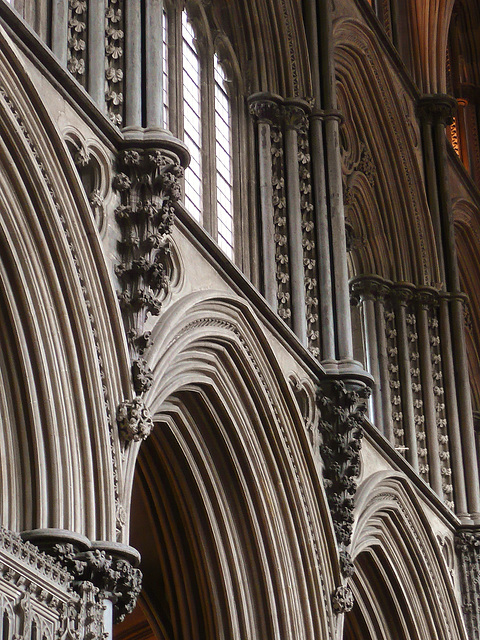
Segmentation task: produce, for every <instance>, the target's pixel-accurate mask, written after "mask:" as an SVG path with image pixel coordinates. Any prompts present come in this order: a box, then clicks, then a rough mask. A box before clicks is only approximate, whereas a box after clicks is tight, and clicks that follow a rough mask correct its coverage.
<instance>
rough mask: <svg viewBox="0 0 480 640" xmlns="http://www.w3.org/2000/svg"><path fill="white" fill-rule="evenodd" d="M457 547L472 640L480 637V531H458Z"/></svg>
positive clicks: (463, 596) (463, 600)
mask: <svg viewBox="0 0 480 640" xmlns="http://www.w3.org/2000/svg"><path fill="white" fill-rule="evenodd" d="M455 548H456V550H457V553H458V559H459V562H460V580H461V590H462V608H463V614H464V617H465V624H466V627H467V632H468V637H469V638H470V640H479V639H480V581H479V579H478V578H479V575H480V531H479V530H478V529H471V530H463V531H460V532H458V533H457V536H456V539H455Z"/></svg>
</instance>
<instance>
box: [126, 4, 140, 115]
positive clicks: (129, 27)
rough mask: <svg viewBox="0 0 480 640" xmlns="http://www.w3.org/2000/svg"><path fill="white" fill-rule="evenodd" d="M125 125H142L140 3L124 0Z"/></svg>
mask: <svg viewBox="0 0 480 640" xmlns="http://www.w3.org/2000/svg"><path fill="white" fill-rule="evenodd" d="M125 94H126V101H125V126H127V127H141V126H142V21H141V3H140V2H138V0H126V13H125Z"/></svg>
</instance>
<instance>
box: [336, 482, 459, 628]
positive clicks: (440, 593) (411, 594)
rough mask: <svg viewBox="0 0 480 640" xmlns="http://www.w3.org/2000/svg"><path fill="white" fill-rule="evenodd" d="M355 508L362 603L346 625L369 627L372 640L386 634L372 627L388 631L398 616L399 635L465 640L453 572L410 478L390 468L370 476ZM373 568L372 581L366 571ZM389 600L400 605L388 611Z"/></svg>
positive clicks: (356, 579)
mask: <svg viewBox="0 0 480 640" xmlns="http://www.w3.org/2000/svg"><path fill="white" fill-rule="evenodd" d="M355 511H356V515H355V524H354V532H353V536H352V559H353V561H354V564H355V566H356V577H355V576H354V578H353V579H352V589H353V591H354V593H355V595H356V597H357V600H358V606H357V607H356V608H355V610H354V611H353V612H352V614H351V615H352V620H351V622H350V623H349V624H350V627H349V626H348V624H347V628H351V629H353V628H355V627H356V626H357V625H358V624H359V625H360V626H365V627H367V628H369V629H370V632H371V638H372V640H373V639H375V638H376V637H383V636H382V635H379V636H377V635H375V632H373V631H372V630H374V629H375V628H377V627H378V628H382V626H385V625H386V626H385V628H386V629H387V630H388V629H389V624H390V622H391V621H392V620H393V619H394V618H395V615H397V614H398V620H401V621H402V625H404V629H403V631H401V630H400V629H399V630H396V631H395V633H397V634H398V637H399V638H403V637H405V638H408V639H410V638H419V640H420V639H422V638H424V637H429V638H430V637H432V638H435V639H438V640H443V639H447V638H449V639H455V640H457V639H458V640H466V637H467V636H466V632H465V627H464V623H463V620H462V614H461V611H460V607H459V603H458V600H457V598H456V596H455V591H454V585H453V583H452V575H451V574H450V570H449V567H447V564H446V562H445V559H444V556H443V554H442V550H441V548H440V545H439V542H438V539H437V537H436V535H435V532H434V531H433V529H432V525H431V523H430V522H429V519H428V516H427V514H426V513H425V511H424V509H423V508H422V505H421V504H420V502H419V499H418V497H417V495H416V493H415V491H414V489H413V487H412V486H411V485H410V482H409V480H408V479H407V478H405V476H403V475H402V474H400V473H397V472H391V471H378V472H376V473H374V474H373V475H371V476H369V477H367V478H366V479H365V480H364V481H363V482H362V483H361V484H360V486H359V487H358V490H357V494H356V507H355ZM452 535H453V534H452ZM375 567H376V568H377V574H378V575H377V577H376V578H375V579H373V574H372V575H368V572H369V571H370V569H371V570H372V571H374V569H375ZM379 576H381V577H379ZM362 585H363V586H362ZM367 585H368V587H367V590H366V591H365V588H366V586H367ZM388 594H390V595H389V596H388ZM387 596H388V597H387ZM386 602H388V603H389V604H388V606H390V607H395V609H396V611H395V612H393V613H392V615H390V614H389V611H385V610H384V607H385V606H387V605H385V603H386ZM355 616H358V617H359V618H362V620H354V618H355ZM385 619H386V620H387V622H385ZM382 620H383V621H384V622H383V623H382ZM388 620H390V622H388ZM389 632H391V629H390V631H389ZM402 634H403V635H402ZM367 637H368V636H367ZM352 638H355V635H352Z"/></svg>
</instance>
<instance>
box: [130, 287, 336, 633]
mask: <svg viewBox="0 0 480 640" xmlns="http://www.w3.org/2000/svg"><path fill="white" fill-rule="evenodd" d="M152 337H154V339H155V340H154V346H153V347H152V350H151V351H150V352H149V366H150V367H151V369H152V371H153V377H154V382H153V385H152V387H151V389H150V390H149V391H148V393H147V394H146V397H145V402H146V403H147V404H148V405H149V406H150V408H151V411H152V416H153V419H154V422H155V427H154V429H153V432H152V434H151V436H150V437H149V439H148V440H147V442H145V443H144V444H143V445H142V447H141V449H140V453H139V454H138V461H137V463H136V464H137V476H136V480H135V482H133V488H134V494H133V495H134V496H135V492H138V487H139V477H142V478H143V481H142V482H140V484H141V486H142V487H143V489H142V491H143V494H144V499H145V495H148V496H149V498H148V500H147V502H149V504H150V507H149V508H152V504H153V502H154V501H153V502H152V500H153V499H152V495H154V494H156V492H157V491H163V492H165V491H167V489H166V487H167V488H168V491H167V494H168V499H167V498H163V499H162V500H161V501H160V502H161V504H162V505H163V506H162V507H161V508H159V506H158V504H159V503H158V502H157V503H156V506H155V507H154V515H153V517H154V518H156V521H157V522H158V523H159V524H161V523H163V524H161V527H162V529H161V530H162V531H163V533H162V535H164V536H167V533H168V532H165V527H167V526H170V525H167V524H165V523H166V522H170V523H172V522H173V525H172V524H171V526H179V524H178V523H179V522H185V527H187V529H188V536H187V537H188V540H189V541H190V542H189V544H193V542H192V541H193V540H199V541H200V542H199V543H198V544H200V549H199V553H198V554H197V553H192V556H194V557H196V558H197V561H198V562H200V563H201V566H199V567H198V572H200V573H201V575H202V576H203V578H202V580H203V582H202V581H201V580H200V582H199V584H200V583H201V585H203V586H201V585H200V586H198V587H197V588H198V589H199V591H200V592H201V593H202V594H204V593H205V589H207V590H210V592H211V594H213V595H211V596H208V597H207V598H206V601H208V602H211V600H210V598H213V600H214V601H215V599H216V597H217V596H215V595H214V594H217V595H218V594H219V595H218V597H220V598H221V600H222V602H223V604H222V603H221V606H220V607H216V610H218V611H225V612H228V615H227V614H226V615H227V620H223V619H222V620H218V619H216V621H215V622H211V621H210V623H209V624H211V625H217V626H218V625H220V626H221V625H227V626H226V627H222V628H228V629H229V630H230V631H229V633H230V632H231V633H232V634H233V636H232V637H244V636H242V635H238V633H240V631H238V630H239V629H240V630H243V633H244V634H247V635H248V630H250V633H251V634H253V635H252V637H257V635H256V634H258V633H260V630H261V629H264V630H265V632H266V634H267V636H270V635H271V634H274V635H275V634H276V633H280V637H286V638H289V637H292V638H293V637H302V638H313V637H332V633H333V628H334V624H335V618H334V616H333V615H332V611H331V604H330V595H329V594H330V593H331V592H332V591H333V582H332V581H335V579H336V577H338V565H337V561H338V559H337V551H336V549H335V544H334V541H333V532H332V524H331V518H330V515H329V512H328V507H327V506H326V500H325V495H324V491H323V487H322V486H321V480H320V477H319V475H318V474H319V469H318V467H317V462H316V461H315V460H314V458H313V452H312V449H311V445H310V444H309V442H308V437H309V436H308V434H307V433H306V429H305V427H304V424H303V420H302V417H301V415H300V412H299V409H298V407H297V406H296V403H295V400H294V396H293V393H292V391H291V390H290V387H289V384H288V381H287V379H286V377H285V375H284V374H283V372H282V370H281V367H280V364H279V363H278V362H277V360H276V358H275V355H274V353H273V350H272V349H271V347H270V345H269V344H268V339H267V336H266V334H265V333H264V331H263V329H262V328H261V327H260V325H259V324H258V321H257V320H255V317H254V315H253V313H252V312H251V310H250V308H249V305H248V304H247V303H245V302H243V301H241V300H240V299H238V298H236V297H235V296H232V295H229V294H225V293H220V292H208V293H206V292H199V293H194V294H190V295H189V296H187V297H186V298H183V299H182V300H180V301H179V302H177V303H175V304H172V305H171V306H170V307H169V308H168V309H167V310H166V311H165V312H164V314H163V316H161V318H160V320H159V322H158V324H157V326H156V327H155V329H154V331H153V335H152ZM138 446H139V445H138V444H136V443H131V444H130V445H129V447H131V448H130V451H129V452H127V456H129V461H128V463H127V464H128V465H129V467H130V471H131V472H133V466H134V463H135V459H136V457H137V451H138ZM226 478H228V481H226V480H225V479H226ZM132 480H133V478H132ZM135 505H136V500H135V497H134V498H133V499H132V518H133V520H132V537H131V542H132V544H135V545H138V546H139V547H140V551H141V550H142V548H141V547H142V541H141V540H140V542H139V543H138V542H137V540H136V538H137V537H138V536H139V535H140V536H141V535H142V533H141V531H142V530H143V527H140V529H141V531H140V534H139V532H138V529H135V525H136V524H137V520H136V517H135V514H136V513H137V512H136V506H135ZM189 505H190V506H189ZM164 509H167V510H168V511H169V512H170V511H174V512H175V513H176V514H177V515H176V516H175V515H170V516H169V517H168V518H167V519H165V517H162V515H161V514H162V513H163V510H164ZM192 512H194V514H193V515H192ZM175 518H177V519H178V521H176V520H175ZM182 526H183V525H182ZM180 529H182V527H180ZM168 536H169V539H170V542H171V544H173V542H174V541H175V536H173V537H172V536H171V533H168ZM164 546H165V545H162V544H160V545H159V548H163V547H164ZM169 548H170V547H169ZM162 553H163V552H162ZM169 553H170V552H169ZM172 554H173V555H172ZM175 554H176V552H175V551H174V550H171V553H170V555H169V557H168V558H166V559H165V557H164V558H163V560H161V562H162V563H163V565H169V566H170V569H171V570H172V571H173V570H174V569H173V568H172V567H173V565H172V562H173V561H172V557H173V556H175ZM148 555H149V557H150V558H151V557H152V555H151V553H150V552H149V554H148ZM272 559H273V560H272ZM305 567H314V570H313V571H310V570H308V571H306V570H305ZM321 567H323V570H322V569H320V568H321ZM197 577H198V576H197ZM146 585H147V589H148V577H147V582H146ZM229 585H230V586H229ZM242 585H243V586H242ZM287 585H288V586H287ZM252 593H257V594H258V598H253V600H252ZM172 597H175V598H177V600H178V601H179V600H181V598H180V597H179V596H178V595H177V592H175V594H173V595H172ZM307 602H308V606H307ZM216 615H217V614H216ZM259 619H262V625H261V626H259V625H258V620H259ZM255 620H257V622H255ZM236 634H237V635H236ZM227 635H228V634H227ZM187 637H189V636H187ZM228 637H230V636H228Z"/></svg>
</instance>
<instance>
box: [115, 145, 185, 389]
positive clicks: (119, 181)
mask: <svg viewBox="0 0 480 640" xmlns="http://www.w3.org/2000/svg"><path fill="white" fill-rule="evenodd" d="M182 176H183V168H182V167H181V166H180V163H179V160H178V158H177V157H176V156H175V155H174V154H172V153H171V152H168V151H162V150H159V149H156V148H152V149H140V148H138V149H135V148H130V149H127V150H125V151H123V152H122V153H121V154H120V158H119V162H118V170H117V173H116V175H115V177H114V180H113V188H114V190H115V191H116V192H117V193H118V194H119V196H120V204H119V205H118V206H117V208H116V209H115V217H116V220H117V223H118V225H119V227H120V231H121V240H120V242H119V254H120V259H121V262H120V263H119V264H118V265H117V266H116V268H115V273H116V275H117V277H118V279H119V281H120V283H121V291H120V293H119V301H120V307H121V310H122V315H123V320H124V324H125V330H126V333H127V340H128V345H129V349H130V356H131V360H132V381H133V387H134V389H135V392H136V393H137V394H141V393H143V392H144V391H147V390H148V389H149V387H150V386H151V383H152V377H151V372H150V371H149V369H148V366H147V363H146V361H145V359H144V358H143V355H144V353H145V351H146V350H147V348H148V347H149V346H150V333H149V332H148V331H146V330H145V323H146V321H147V318H148V317H149V316H150V315H152V316H156V315H158V314H159V313H160V309H161V306H162V300H163V298H164V297H165V295H166V293H167V292H168V288H169V275H170V270H171V268H170V257H169V256H170V234H171V230H172V226H173V223H174V213H175V211H174V206H173V205H174V203H175V202H177V201H178V200H179V199H180V195H181V190H180V184H179V182H178V180H179V178H181V177H182Z"/></svg>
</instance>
